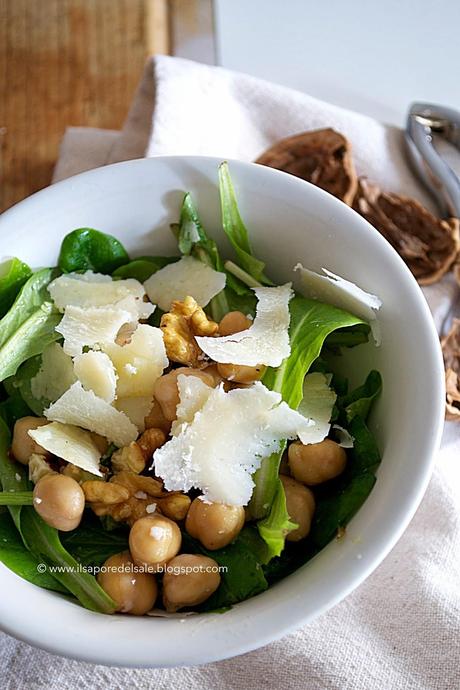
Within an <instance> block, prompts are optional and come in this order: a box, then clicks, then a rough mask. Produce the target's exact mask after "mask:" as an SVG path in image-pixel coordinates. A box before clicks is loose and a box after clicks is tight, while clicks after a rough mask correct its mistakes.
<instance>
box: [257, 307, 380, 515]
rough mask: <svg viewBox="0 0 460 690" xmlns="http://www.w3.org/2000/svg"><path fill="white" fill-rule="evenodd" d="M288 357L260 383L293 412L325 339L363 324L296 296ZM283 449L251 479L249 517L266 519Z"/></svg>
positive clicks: (290, 308) (344, 313) (275, 485)
mask: <svg viewBox="0 0 460 690" xmlns="http://www.w3.org/2000/svg"><path fill="white" fill-rule="evenodd" d="M289 310H290V312H291V323H290V326H289V338H290V344H291V354H290V356H289V357H288V358H287V359H285V360H284V362H282V364H281V366H279V367H277V368H273V367H270V368H269V369H267V371H266V373H265V375H264V377H263V379H262V381H263V383H264V384H265V386H267V388H270V389H271V390H273V391H276V392H278V393H281V396H282V398H283V400H285V401H286V402H287V404H288V405H289V406H290V407H292V408H293V409H297V408H298V406H299V404H300V402H301V400H302V397H303V382H304V379H305V375H306V374H307V373H308V371H309V369H310V367H311V365H312V364H313V362H314V361H315V360H316V358H317V357H319V355H320V353H321V350H322V347H323V345H324V341H325V339H326V338H327V336H328V335H329V334H330V333H332V332H334V331H335V330H336V329H338V328H345V327H354V326H356V325H363V326H365V325H366V324H365V323H364V322H363V321H362V320H361V319H359V318H358V317H357V316H353V315H352V314H349V313H348V312H346V311H343V310H342V309H337V308H336V307H332V306H331V305H329V304H323V303H322V302H317V301H315V300H309V299H306V298H305V297H300V296H299V295H296V296H295V297H294V298H293V299H292V300H291V302H290V305H289ZM283 450H284V447H283V448H282V449H280V452H279V453H274V454H272V455H270V456H269V457H268V458H264V459H263V460H262V464H261V466H260V468H259V469H258V470H257V472H256V473H255V475H254V481H255V487H254V492H253V495H252V499H251V503H250V511H251V514H252V516H253V517H255V518H263V517H265V516H266V515H267V506H268V507H270V506H272V504H273V499H274V497H275V492H276V489H277V486H278V470H279V463H280V459H281V455H282V452H283Z"/></svg>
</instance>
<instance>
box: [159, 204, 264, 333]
mask: <svg viewBox="0 0 460 690" xmlns="http://www.w3.org/2000/svg"><path fill="white" fill-rule="evenodd" d="M172 230H173V232H174V234H175V236H176V238H177V242H178V246H179V249H180V251H181V252H182V254H184V255H185V256H187V255H191V256H193V257H194V258H195V259H198V260H199V261H201V262H202V263H204V264H206V265H208V266H211V268H213V269H214V270H215V271H220V272H221V273H225V274H226V287H225V289H224V290H222V291H221V292H220V293H219V294H218V295H216V296H215V297H213V299H212V300H211V302H210V304H209V306H208V310H209V312H210V314H211V317H212V318H213V319H214V321H220V319H221V318H222V317H223V316H224V315H225V314H227V312H229V311H232V310H242V311H246V312H247V313H253V310H254V308H255V302H256V299H255V295H254V294H253V293H252V292H251V291H250V290H248V288H247V287H246V286H245V285H244V284H243V283H242V282H241V281H240V280H238V279H237V278H235V276H233V275H232V274H231V273H229V272H228V271H226V270H225V267H224V263H223V261H222V259H221V256H220V254H219V250H218V248H217V244H216V243H215V242H214V240H213V239H211V238H210V237H209V236H208V234H207V233H206V231H205V229H204V227H203V224H202V222H201V220H200V217H199V214H198V210H197V208H196V206H195V204H194V202H193V199H192V197H191V195H190V194H189V193H188V194H186V195H185V196H184V200H183V202H182V207H181V212H180V219H179V223H178V224H177V225H173V226H172Z"/></svg>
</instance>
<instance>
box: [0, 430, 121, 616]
mask: <svg viewBox="0 0 460 690" xmlns="http://www.w3.org/2000/svg"><path fill="white" fill-rule="evenodd" d="M9 446H10V432H9V430H8V427H7V426H6V424H5V423H4V422H3V421H2V420H0V483H1V486H2V489H3V491H11V492H16V491H20V492H22V491H29V490H30V489H31V488H32V484H31V483H30V482H29V480H28V479H27V474H26V468H25V467H24V466H23V465H20V464H19V463H15V462H14V461H13V460H11V459H10V458H9V456H8V450H9ZM8 510H9V512H10V515H11V517H12V520H13V522H14V524H15V526H16V529H17V530H18V532H19V534H20V536H21V538H22V541H23V544H24V546H25V547H26V549H27V550H28V551H29V552H30V553H31V554H32V556H33V557H34V559H36V560H37V563H45V564H46V565H48V566H58V567H61V568H62V572H59V573H58V572H55V571H54V572H53V573H52V577H53V578H54V579H56V580H57V581H58V583H59V584H60V585H61V586H62V587H64V588H65V589H66V590H67V591H68V592H69V593H71V594H73V595H74V596H75V597H76V598H77V599H78V600H79V601H80V603H81V604H82V605H83V606H85V607H86V608H88V609H91V610H93V611H99V612H101V613H112V612H113V611H114V610H115V603H114V602H113V601H112V600H111V599H110V597H109V596H108V595H107V594H106V593H105V592H104V590H103V589H102V588H101V587H100V586H99V585H98V584H97V582H96V579H95V578H94V577H93V576H92V575H90V574H89V573H87V572H81V571H80V568H79V565H78V561H76V560H75V559H74V558H73V557H72V556H71V555H70V554H69V553H68V552H67V551H66V549H65V548H64V547H63V546H62V544H61V542H60V539H59V533H58V531H57V530H56V529H54V528H53V527H50V526H49V525H47V524H46V523H45V522H44V521H43V520H42V518H41V517H40V516H39V515H38V513H37V512H36V511H35V509H34V508H33V507H32V506H9V507H8ZM0 559H2V545H1V543H0ZM15 567H16V570H15V572H17V569H18V568H19V564H18V562H16V566H15ZM29 568H30V559H28V560H27V562H26V563H25V564H24V570H25V571H26V572H28V569H29Z"/></svg>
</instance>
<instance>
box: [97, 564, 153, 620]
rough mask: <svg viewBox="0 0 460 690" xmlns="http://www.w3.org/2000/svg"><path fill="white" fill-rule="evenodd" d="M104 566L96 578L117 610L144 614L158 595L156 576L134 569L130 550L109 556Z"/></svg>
mask: <svg viewBox="0 0 460 690" xmlns="http://www.w3.org/2000/svg"><path fill="white" fill-rule="evenodd" d="M104 568H105V569H106V570H105V571H103V572H101V573H99V574H98V576H97V581H98V582H99V584H100V586H101V587H102V589H103V590H104V591H105V592H107V594H108V595H109V597H111V598H112V599H113V600H114V602H115V603H116V604H117V608H116V611H119V612H120V613H130V614H132V615H133V616H143V615H144V613H147V611H150V610H151V609H152V608H153V605H154V603H155V601H156V598H157V595H158V586H157V583H156V580H155V577H154V576H153V575H151V574H149V573H141V572H137V571H136V567H135V564H134V562H133V560H132V558H131V554H130V553H129V551H123V553H117V554H115V555H114V556H111V557H110V558H108V559H107V560H106V561H105V563H104Z"/></svg>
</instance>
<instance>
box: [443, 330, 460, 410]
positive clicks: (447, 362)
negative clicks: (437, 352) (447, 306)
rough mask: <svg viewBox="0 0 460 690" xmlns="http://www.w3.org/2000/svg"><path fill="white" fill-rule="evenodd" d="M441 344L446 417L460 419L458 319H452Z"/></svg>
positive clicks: (459, 341) (459, 333) (459, 335)
mask: <svg viewBox="0 0 460 690" xmlns="http://www.w3.org/2000/svg"><path fill="white" fill-rule="evenodd" d="M441 345H442V354H443V357H444V366H445V368H446V419H450V420H452V421H454V420H455V421H460V378H459V374H460V319H454V322H453V324H452V328H451V329H450V331H449V333H448V334H447V335H446V336H445V337H444V338H442V340H441Z"/></svg>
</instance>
